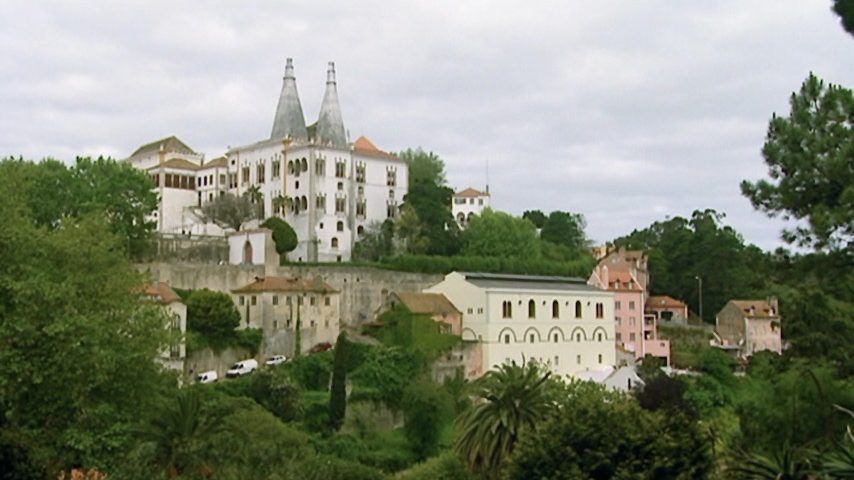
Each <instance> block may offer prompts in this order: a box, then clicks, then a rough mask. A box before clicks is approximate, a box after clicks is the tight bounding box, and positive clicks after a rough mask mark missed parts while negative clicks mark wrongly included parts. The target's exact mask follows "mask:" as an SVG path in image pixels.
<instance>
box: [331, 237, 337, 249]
mask: <svg viewBox="0 0 854 480" xmlns="http://www.w3.org/2000/svg"><path fill="white" fill-rule="evenodd" d="M332 248H338V237H332Z"/></svg>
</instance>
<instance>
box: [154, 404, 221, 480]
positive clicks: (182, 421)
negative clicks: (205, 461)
mask: <svg viewBox="0 0 854 480" xmlns="http://www.w3.org/2000/svg"><path fill="white" fill-rule="evenodd" d="M211 427H212V425H211V423H210V419H208V418H206V417H205V416H204V415H202V414H201V402H200V400H199V396H198V393H197V391H195V390H184V391H181V392H178V394H177V396H176V397H175V398H170V399H169V400H168V401H165V402H164V403H163V405H162V406H161V407H160V409H159V410H158V411H157V414H156V415H154V416H153V417H152V418H151V419H150V423H149V424H148V425H147V426H146V428H145V429H143V430H141V431H140V438H141V439H142V440H143V441H146V442H151V443H152V444H153V445H154V448H155V454H154V461H155V464H156V465H157V467H158V468H159V469H160V470H161V471H163V472H164V473H165V477H166V478H178V477H179V476H180V475H182V474H183V473H184V472H192V471H195V470H197V469H198V468H199V467H200V466H201V459H200V458H199V453H200V452H199V443H200V441H201V438H202V437H204V436H205V435H207V434H209V433H210V431H211Z"/></svg>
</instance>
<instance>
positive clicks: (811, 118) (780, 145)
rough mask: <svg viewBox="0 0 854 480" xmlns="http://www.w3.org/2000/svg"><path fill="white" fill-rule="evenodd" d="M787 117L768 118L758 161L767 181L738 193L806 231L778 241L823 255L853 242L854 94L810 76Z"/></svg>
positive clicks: (794, 231) (788, 233) (749, 184)
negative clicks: (764, 167) (762, 160)
mask: <svg viewBox="0 0 854 480" xmlns="http://www.w3.org/2000/svg"><path fill="white" fill-rule="evenodd" d="M789 105H790V108H791V112H790V113H789V116H788V117H778V116H777V115H776V114H775V115H774V116H772V117H771V122H770V123H769V125H768V134H767V136H766V138H765V145H764V146H763V147H762V156H763V157H764V158H765V163H766V164H767V165H768V173H769V176H770V177H771V181H768V180H759V181H757V182H749V181H746V180H745V181H743V182H742V183H741V191H742V193H743V194H744V195H745V196H746V197H747V198H749V199H750V202H751V203H752V204H753V206H754V207H755V208H757V209H759V210H761V211H763V212H765V213H766V214H768V215H770V216H772V217H773V216H777V215H780V214H782V216H783V219H785V220H788V219H791V218H794V219H796V220H801V221H805V223H806V225H799V226H796V227H795V228H794V229H791V230H784V232H783V239H784V240H786V241H787V242H790V243H797V244H798V245H802V246H811V247H814V248H816V249H819V250H822V249H827V250H836V249H846V248H851V246H852V242H854V162H852V161H851V158H852V156H854V125H852V122H851V118H852V117H854V93H852V91H851V90H849V89H847V88H844V87H841V86H838V85H833V84H825V83H824V81H822V80H821V79H819V78H818V77H816V76H815V75H813V74H812V73H810V75H809V77H807V79H806V80H805V81H804V83H803V84H802V85H801V89H800V91H799V92H797V93H793V94H792V96H791V98H790V100H789Z"/></svg>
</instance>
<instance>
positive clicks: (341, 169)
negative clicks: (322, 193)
mask: <svg viewBox="0 0 854 480" xmlns="http://www.w3.org/2000/svg"><path fill="white" fill-rule="evenodd" d="M335 176H336V177H338V178H344V177H345V176H347V164H346V163H345V162H344V161H343V160H336V161H335Z"/></svg>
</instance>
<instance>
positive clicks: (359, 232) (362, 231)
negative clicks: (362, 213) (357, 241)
mask: <svg viewBox="0 0 854 480" xmlns="http://www.w3.org/2000/svg"><path fill="white" fill-rule="evenodd" d="M356 233H357V234H359V235H361V234H363V233H365V227H363V226H361V225H359V226H358V227H356Z"/></svg>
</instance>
